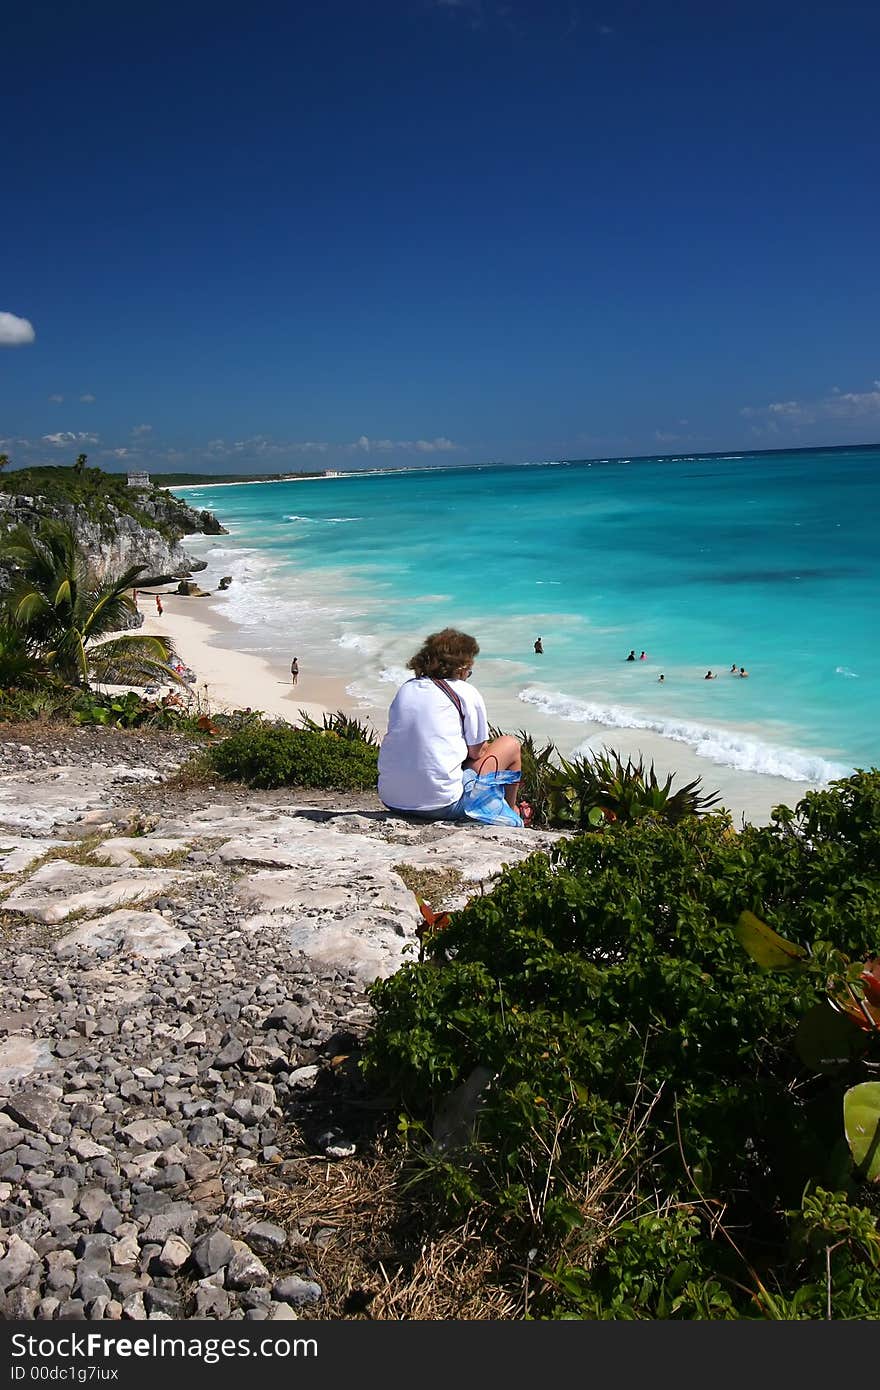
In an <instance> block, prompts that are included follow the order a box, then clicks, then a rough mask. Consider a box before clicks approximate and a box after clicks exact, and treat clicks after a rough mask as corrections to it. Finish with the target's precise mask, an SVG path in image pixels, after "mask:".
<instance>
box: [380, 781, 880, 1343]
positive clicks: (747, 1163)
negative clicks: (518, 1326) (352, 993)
mask: <svg viewBox="0 0 880 1390" xmlns="http://www.w3.org/2000/svg"><path fill="white" fill-rule="evenodd" d="M878 837H880V772H877V771H876V770H874V771H871V772H858V773H856V774H855V775H854V776H853V777H851V778H849V779H846V780H844V781H841V782H838V783H835V784H833V785H832V786H831V787H830V788H829V789H827V790H825V791H822V792H814V793H808V794H807V795H806V796H805V797H804V798H803V800H802V801H800V802H799V803H798V804H797V806H796V807H795V808H794V809H793V810H792V809H789V808H785V807H778V808H776V810H775V811H774V814H773V819H772V821H771V824H770V825H768V826H760V827H756V826H747V827H745V829H744V830H743V831H742V832H741V833H739V834H735V833H733V832H732V830H731V826H730V822H729V818H728V817H726V816H724V815H717V814H708V815H703V816H701V817H695V816H689V815H685V816H682V817H681V818H677V819H675V820H674V821H671V822H670V821H666V820H664V819H662V818H657V817H655V816H653V815H651V816H647V817H641V816H637V817H636V818H635V819H633V820H625V819H620V820H617V821H613V822H606V824H605V826H604V828H603V829H602V831H601V832H600V833H598V834H597V833H586V834H581V835H577V836H575V837H573V838H570V839H566V840H561V841H559V842H558V843H557V844H556V845H555V846H553V848H552V849H551V851H550V852H549V854H534V855H532V856H531V857H530V858H528V859H527V860H525V861H523V862H522V863H521V864H519V865H517V866H515V867H512V868H508V869H507V870H505V872H504V873H503V874H502V876H501V878H500V879H499V881H498V883H497V885H496V886H495V888H494V889H493V891H492V892H491V893H488V894H485V895H483V896H481V897H478V898H475V899H472V900H471V902H470V903H469V904H468V905H467V907H465V908H464V909H463V910H462V911H461V912H454V913H453V914H452V915H451V918H449V917H447V918H446V920H444V922H443V926H442V930H441V929H439V923H438V929H436V930H431V929H430V927H428V929H427V930H426V931H425V932H423V959H422V960H421V961H420V962H418V963H416V962H412V963H410V964H407V965H405V966H404V967H403V968H402V969H401V970H400V971H399V972H398V973H397V974H396V975H394V976H392V977H391V978H390V979H387V980H384V981H380V982H378V983H377V984H375V985H374V986H373V989H372V1000H373V1004H374V1007H375V1009H376V1023H375V1027H374V1030H373V1032H372V1034H371V1036H370V1038H369V1039H368V1043H367V1049H366V1053H365V1056H364V1059H363V1063H362V1067H363V1072H364V1075H365V1077H366V1079H367V1080H368V1082H369V1084H370V1085H371V1086H374V1087H376V1088H378V1089H379V1090H380V1091H381V1092H382V1093H383V1094H385V1095H389V1096H391V1097H393V1098H394V1100H395V1101H396V1105H397V1108H398V1111H399V1114H400V1127H399V1135H400V1137H401V1140H402V1142H403V1145H404V1147H405V1149H406V1152H407V1156H408V1159H407V1161H408V1169H407V1183H408V1184H409V1185H411V1190H412V1191H413V1192H414V1193H415V1192H419V1193H420V1194H421V1199H422V1200H425V1199H426V1198H427V1199H428V1200H429V1202H430V1203H431V1204H433V1206H434V1209H435V1211H436V1212H437V1213H442V1220H443V1221H445V1222H446V1223H447V1224H448V1225H449V1227H450V1228H451V1227H452V1226H454V1225H456V1224H457V1223H460V1222H461V1221H462V1220H465V1219H468V1218H469V1217H470V1218H473V1219H476V1216H477V1215H478V1216H479V1219H480V1221H481V1222H482V1223H483V1226H484V1230H485V1232H486V1234H485V1235H484V1239H492V1240H497V1241H498V1242H503V1243H504V1244H506V1245H512V1246H513V1247H514V1248H515V1249H516V1250H518V1252H519V1261H520V1264H521V1266H522V1267H523V1268H528V1270H529V1271H530V1276H529V1277H530V1284H529V1287H530V1290H531V1292H530V1302H529V1310H530V1315H532V1316H538V1317H550V1318H558V1317H581V1318H582V1317H588V1318H670V1317H672V1318H696V1317H700V1318H713V1319H717V1318H722V1319H724V1318H741V1317H746V1318H750V1317H758V1318H771V1319H781V1318H784V1319H791V1318H794V1319H801V1318H824V1317H828V1316H832V1317H844V1318H853V1317H866V1316H876V1310H877V1308H878V1307H880V1233H878V1215H880V1180H878V1176H880V1175H878V1173H877V1167H878V1165H877V1161H876V1156H877V1152H878V1148H880V1083H878V1081H877V1079H876V1078H877V1076H878V1070H880V1028H878V1027H877V1026H875V1025H876V1019H875V1016H874V1014H873V1011H872V1006H873V1003H874V1001H875V996H876V995H877V992H878V991H880V984H878V979H880V968H878V967H877V964H876V957H877V955H878V954H880V927H878V923H880V861H878V857H877V845H878V842H880V841H878ZM780 943H781V944H780ZM768 953H769V954H768ZM847 1002H848V1003H849V1004H850V1005H852V1009H851V1010H848V1009H847V1008H846V1003H847ZM878 1002H880V1000H878ZM862 1004H867V1005H868V1006H869V1008H868V1015H867V1016H866V1015H865V1012H864V1011H863V1009H862V1007H861V1005H862ZM817 1011H819V1015H820V1016H817ZM856 1015H858V1016H859V1017H858V1018H857V1017H856ZM829 1018H831V1019H835V1020H841V1019H842V1020H843V1024H844V1030H845V1032H846V1038H845V1039H844V1038H843V1033H842V1031H841V1029H840V1025H839V1022H836V1023H832V1024H830V1025H829ZM869 1020H871V1021H870V1022H869ZM835 1029H836V1031H834V1030H835ZM450 1115H452V1116H453V1117H454V1123H452V1124H451V1123H450V1119H449V1117H450Z"/></svg>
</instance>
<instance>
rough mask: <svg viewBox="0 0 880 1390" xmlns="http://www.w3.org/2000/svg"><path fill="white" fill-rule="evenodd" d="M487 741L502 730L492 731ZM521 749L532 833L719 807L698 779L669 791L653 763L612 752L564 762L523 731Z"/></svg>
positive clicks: (669, 782) (671, 819) (675, 816)
mask: <svg viewBox="0 0 880 1390" xmlns="http://www.w3.org/2000/svg"><path fill="white" fill-rule="evenodd" d="M489 733H490V737H492V738H498V737H499V736H500V735H501V733H502V730H500V729H497V728H491V729H490V731H489ZM516 737H517V738H518V739H519V741H520V745H521V748H522V780H521V787H520V791H521V796H522V798H523V800H524V801H526V802H527V803H528V805H529V806H530V807H531V819H530V824H531V825H532V826H533V827H535V828H536V829H551V830H576V831H584V830H596V829H601V828H602V826H604V825H607V824H609V823H617V822H629V821H635V820H643V819H653V820H659V821H665V822H666V823H667V824H670V825H675V824H676V823H677V822H678V821H680V820H682V819H683V818H684V817H685V816H701V815H705V814H706V813H707V812H709V811H712V810H714V809H715V808H716V807H717V806H718V803H719V800H720V798H719V796H718V795H717V793H707V792H704V791H703V789H702V778H700V777H696V778H694V780H693V781H692V782H687V783H685V784H684V785H683V786H680V787H675V788H673V782H674V776H673V775H670V776H667V777H666V778H665V779H664V780H663V781H661V780H660V778H659V777H658V776H657V773H656V771H655V769H654V764H653V762H651V763H650V764H646V763H645V760H644V758H642V757H638V758H627V759H626V761H624V760H623V758H622V757H621V755H620V754H619V753H618V752H616V751H615V750H614V749H613V748H603V749H602V750H600V751H598V752H590V753H586V754H584V755H582V756H578V757H574V758H570V759H569V758H563V757H562V756H561V755H560V753H559V751H558V749H557V748H556V746H555V744H553V743H547V744H544V745H543V746H539V745H538V744H537V743H536V741H535V739H534V738H533V737H532V735H531V734H530V733H528V731H527V730H525V729H520V730H519V731H518V733H517V735H516Z"/></svg>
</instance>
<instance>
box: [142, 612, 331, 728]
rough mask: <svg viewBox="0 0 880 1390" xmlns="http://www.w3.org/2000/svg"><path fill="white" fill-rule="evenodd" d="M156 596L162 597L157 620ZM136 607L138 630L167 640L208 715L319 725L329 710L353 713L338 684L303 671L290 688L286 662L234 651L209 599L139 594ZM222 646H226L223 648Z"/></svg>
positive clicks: (229, 628) (231, 634) (227, 627)
mask: <svg viewBox="0 0 880 1390" xmlns="http://www.w3.org/2000/svg"><path fill="white" fill-rule="evenodd" d="M156 594H160V595H161V598H162V607H163V609H164V613H163V614H162V616H161V617H160V616H159V613H158V610H157V607H156V597H155V596H156ZM137 606H138V611H139V612H140V613H142V614H143V615H144V625H143V627H142V628H141V631H142V632H143V633H145V634H147V635H149V636H161V637H170V638H171V639H172V640H173V642H174V646H175V649H176V651H177V654H178V656H179V657H180V659H181V661H182V662H183V663H184V665H185V666H189V667H190V668H191V669H192V670H193V671H195V673H196V677H197V679H196V682H195V683H194V684H193V685H192V686H191V687H190V689H191V690H192V691H193V692H194V694H195V695H196V696H197V697H198V699H199V701H200V703H201V704H202V705H203V706H204V707H205V708H206V709H207V710H208V711H227V710H233V709H245V708H247V707H248V706H250V708H251V709H254V710H260V711H262V713H263V714H267V715H270V716H271V717H273V718H280V719H288V720H290V722H291V723H293V724H295V723H297V716H298V713H299V711H300V710H305V712H306V714H308V715H309V716H310V717H311V718H313V719H318V720H320V719H321V718H322V716H323V715H324V713H325V711H327V710H336V709H347V708H351V704H352V701H351V697H350V696H349V695H347V694H346V691H345V686H344V684H343V682H342V681H334V680H330V679H326V678H322V677H316V676H314V675H312V674H311V673H310V672H309V671H307V670H303V671H301V672H300V676H299V680H298V681H297V684H296V686H295V687H294V686H292V685H291V681H290V671H289V666H290V662H289V660H288V661H286V662H285V661H280V660H279V662H278V664H277V666H276V665H274V664H272V663H270V662H268V661H266V660H264V658H263V657H261V656H257V655H255V654H254V653H252V652H244V651H239V650H237V649H236V648H235V637H236V632H237V629H236V627H235V625H234V624H233V623H231V622H230V621H229V620H228V619H227V618H226V617H224V615H223V614H222V613H220V612H218V610H217V608H216V606H215V605H214V604H213V603H212V602H211V599H210V598H186V597H184V596H183V595H182V594H177V593H175V592H174V590H173V588H172V589H169V590H166V589H163V588H161V587H160V588H158V589H139V590H138V598H137ZM225 643H228V644H229V645H222V644H225ZM169 688H175V689H176V687H169Z"/></svg>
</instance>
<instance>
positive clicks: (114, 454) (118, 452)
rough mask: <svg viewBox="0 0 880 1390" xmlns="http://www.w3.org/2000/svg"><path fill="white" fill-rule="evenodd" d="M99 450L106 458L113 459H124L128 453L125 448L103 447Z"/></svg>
mask: <svg viewBox="0 0 880 1390" xmlns="http://www.w3.org/2000/svg"><path fill="white" fill-rule="evenodd" d="M101 452H102V453H103V454H104V455H105V457H106V458H113V459H124V458H125V457H126V456H127V454H128V450H127V449H103V450H102V451H101Z"/></svg>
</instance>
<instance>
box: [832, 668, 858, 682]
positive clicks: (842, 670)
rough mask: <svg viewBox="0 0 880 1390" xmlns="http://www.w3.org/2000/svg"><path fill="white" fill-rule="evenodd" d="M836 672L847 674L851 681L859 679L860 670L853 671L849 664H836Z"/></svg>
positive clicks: (841, 674)
mask: <svg viewBox="0 0 880 1390" xmlns="http://www.w3.org/2000/svg"><path fill="white" fill-rule="evenodd" d="M834 674H835V675H836V676H846V677H847V678H848V679H849V680H851V681H857V680H858V678H859V673H858V671H851V670H850V669H849V667H848V666H835V668H834Z"/></svg>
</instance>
